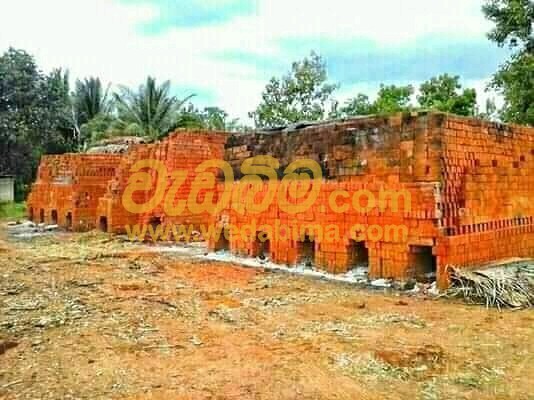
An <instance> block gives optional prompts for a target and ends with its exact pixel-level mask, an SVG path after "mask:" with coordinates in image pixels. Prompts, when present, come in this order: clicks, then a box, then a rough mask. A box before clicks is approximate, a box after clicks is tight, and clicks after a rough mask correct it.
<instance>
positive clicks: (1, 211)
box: [0, 203, 26, 220]
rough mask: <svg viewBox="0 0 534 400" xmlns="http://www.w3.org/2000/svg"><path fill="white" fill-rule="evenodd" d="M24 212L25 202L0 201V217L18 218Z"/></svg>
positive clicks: (20, 217)
mask: <svg viewBox="0 0 534 400" xmlns="http://www.w3.org/2000/svg"><path fill="white" fill-rule="evenodd" d="M25 214H26V204H25V203H0V219H11V220H18V219H22V218H23V217H24V215H25Z"/></svg>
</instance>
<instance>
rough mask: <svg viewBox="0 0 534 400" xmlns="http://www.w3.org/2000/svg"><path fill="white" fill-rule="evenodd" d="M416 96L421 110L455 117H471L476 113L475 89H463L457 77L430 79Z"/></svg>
mask: <svg viewBox="0 0 534 400" xmlns="http://www.w3.org/2000/svg"><path fill="white" fill-rule="evenodd" d="M419 92H420V94H419V95H418V96H417V101H418V102H419V105H420V106H421V107H423V108H429V109H435V110H439V111H444V112H449V113H453V114H457V115H465V116H473V115H475V113H476V106H477V93H476V91H475V89H463V91H462V85H461V84H460V77H459V76H451V75H448V74H444V75H440V76H438V77H434V78H431V79H430V80H428V81H426V82H424V83H423V84H422V85H421V87H420V88H419Z"/></svg>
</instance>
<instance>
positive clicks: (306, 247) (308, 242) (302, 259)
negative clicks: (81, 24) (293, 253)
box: [297, 235, 315, 267]
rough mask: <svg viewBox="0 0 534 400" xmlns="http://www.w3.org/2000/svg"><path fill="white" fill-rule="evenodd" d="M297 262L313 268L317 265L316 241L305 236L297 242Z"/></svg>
mask: <svg viewBox="0 0 534 400" xmlns="http://www.w3.org/2000/svg"><path fill="white" fill-rule="evenodd" d="M297 262H298V263H299V264H304V265H306V266H307V267H311V266H312V265H313V264H314V263H315V240H313V239H312V238H310V236H309V235H305V236H304V238H303V239H302V241H299V242H297Z"/></svg>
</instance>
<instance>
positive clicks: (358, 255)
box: [347, 240, 369, 269]
mask: <svg viewBox="0 0 534 400" xmlns="http://www.w3.org/2000/svg"><path fill="white" fill-rule="evenodd" d="M347 254H348V267H349V269H354V268H358V267H362V268H369V250H368V249H367V247H366V246H365V242H357V241H356V240H350V241H349V245H348V246H347Z"/></svg>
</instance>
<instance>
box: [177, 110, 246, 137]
mask: <svg viewBox="0 0 534 400" xmlns="http://www.w3.org/2000/svg"><path fill="white" fill-rule="evenodd" d="M176 128H189V129H206V130H213V131H229V132H245V131H249V130H251V129H250V128H248V127H246V126H244V125H241V124H240V123H239V118H234V119H228V113H227V112H226V111H224V110H222V109H221V108H219V107H204V109H203V110H202V111H200V110H199V109H197V108H196V107H195V106H194V105H193V104H191V103H189V104H188V105H187V106H186V107H183V108H182V109H181V110H180V112H179V113H178V116H177V118H176V122H175V123H174V125H173V129H176Z"/></svg>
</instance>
